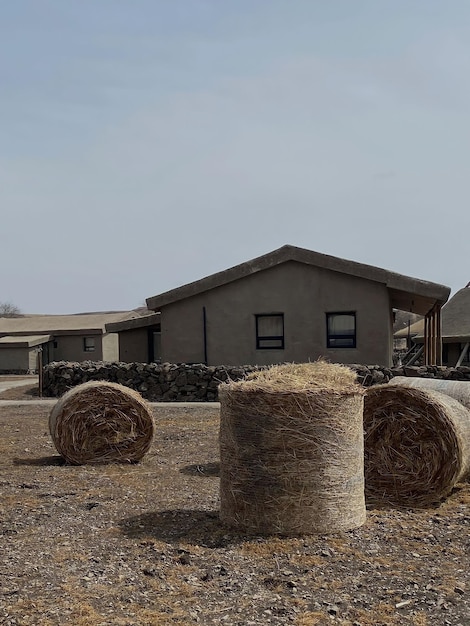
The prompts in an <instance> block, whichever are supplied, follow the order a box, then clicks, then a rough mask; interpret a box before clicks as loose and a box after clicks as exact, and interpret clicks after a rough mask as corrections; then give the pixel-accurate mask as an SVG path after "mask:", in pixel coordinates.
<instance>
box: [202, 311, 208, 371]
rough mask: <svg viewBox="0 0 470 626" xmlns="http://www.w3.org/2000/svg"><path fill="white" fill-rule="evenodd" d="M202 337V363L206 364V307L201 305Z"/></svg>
mask: <svg viewBox="0 0 470 626" xmlns="http://www.w3.org/2000/svg"><path fill="white" fill-rule="evenodd" d="M202 333H203V334H202V337H203V342H204V365H207V314H206V307H205V306H203V307H202Z"/></svg>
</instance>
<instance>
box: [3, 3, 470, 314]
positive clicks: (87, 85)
mask: <svg viewBox="0 0 470 626" xmlns="http://www.w3.org/2000/svg"><path fill="white" fill-rule="evenodd" d="M469 76H470V3H469V2H468V1H467V0H449V1H448V2H442V0H393V1H392V0H382V1H378V0H354V2H352V1H351V0H330V1H328V2H325V1H324V0H224V1H221V0H177V1H174V0H67V1H66V2H64V0H15V1H14V2H2V3H0V302H10V303H12V304H15V305H16V306H18V307H19V308H20V309H21V311H22V312H24V313H57V314H62V313H78V312H83V311H108V310H129V309H133V308H136V307H138V306H141V305H143V304H144V303H145V299H146V298H148V297H150V296H154V295H157V294H159V293H162V292H164V291H167V290H170V289H173V288H175V287H179V286H181V285H183V284H185V283H188V282H191V281H194V280H198V279H200V278H203V277H205V276H208V275H210V274H212V273H214V272H217V271H221V270H224V269H227V268H229V267H232V266H233V265H236V264H238V263H242V262H244V261H247V260H249V259H252V258H254V257H256V256H260V255H262V254H265V253H268V252H270V251H272V250H274V249H276V248H279V247H280V246H282V245H284V244H291V245H294V246H300V247H303V248H308V249H310V250H315V251H317V252H322V253H325V254H331V255H333V256H338V257H341V258H345V259H350V260H353V261H358V262H361V263H367V264H370V265H374V266H377V267H381V268H384V269H388V270H392V271H395V272H399V273H401V274H405V275H407V276H413V277H416V278H420V279H423V280H428V281H432V282H436V283H440V284H444V285H447V286H449V287H451V289H452V295H453V294H454V293H455V292H456V291H457V290H459V289H461V288H462V287H465V286H466V285H467V283H468V282H469V281H470V264H469V262H468V258H469V249H470V237H469V235H470V211H469V209H468V206H467V202H468V199H469V195H470V194H469V191H470V189H469V187H470V80H469Z"/></svg>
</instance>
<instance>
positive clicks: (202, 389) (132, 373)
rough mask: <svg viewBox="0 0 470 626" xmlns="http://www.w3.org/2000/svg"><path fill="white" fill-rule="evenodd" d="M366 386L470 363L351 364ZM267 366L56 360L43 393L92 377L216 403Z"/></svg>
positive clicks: (462, 372)
mask: <svg viewBox="0 0 470 626" xmlns="http://www.w3.org/2000/svg"><path fill="white" fill-rule="evenodd" d="M349 367H350V368H351V369H353V370H354V371H355V372H356V373H357V379H358V381H359V382H360V383H361V384H363V385H364V386H366V387H367V386H371V385H377V384H380V383H386V382H388V381H389V380H390V379H391V378H393V377H394V376H418V377H423V378H441V379H448V380H468V381H470V367H458V368H446V367H437V366H421V367H394V368H386V367H380V366H378V365H369V366H367V365H350V366H349ZM258 369H261V368H260V367H257V366H252V365H249V366H248V365H247V366H243V367H234V366H226V365H218V366H206V365H203V364H185V363H183V364H173V363H162V364H156V363H149V364H147V363H106V362H94V361H85V362H82V363H71V362H65V361H60V362H55V363H50V364H49V365H46V366H45V368H44V372H43V395H44V396H49V397H59V396H61V395H62V394H64V393H65V392H66V391H67V390H68V389H70V388H71V387H75V386H76V385H80V384H81V383H85V382H87V381H89V380H107V381H110V382H115V383H119V384H121V385H125V386H126V387H130V388H131V389H135V390H137V391H139V392H140V393H141V394H142V396H143V397H144V398H146V399H147V400H150V401H151V402H214V401H217V399H218V398H217V388H218V386H219V384H220V383H221V382H225V381H226V380H229V379H230V380H240V379H241V378H243V377H244V376H245V375H246V374H249V373H250V372H254V371H256V370H258Z"/></svg>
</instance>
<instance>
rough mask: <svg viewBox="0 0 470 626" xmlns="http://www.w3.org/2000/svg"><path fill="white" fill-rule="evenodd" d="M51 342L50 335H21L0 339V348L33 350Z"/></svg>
mask: <svg viewBox="0 0 470 626" xmlns="http://www.w3.org/2000/svg"><path fill="white" fill-rule="evenodd" d="M50 340H51V336H50V335H23V336H21V338H20V337H18V336H16V337H12V336H11V335H7V336H6V337H0V348H33V347H34V346H40V345H41V344H43V343H47V342H48V341H50Z"/></svg>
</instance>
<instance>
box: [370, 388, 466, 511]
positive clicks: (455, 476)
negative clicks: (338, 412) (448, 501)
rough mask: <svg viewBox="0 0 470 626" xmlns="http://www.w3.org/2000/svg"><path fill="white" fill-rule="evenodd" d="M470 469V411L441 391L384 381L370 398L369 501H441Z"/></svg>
mask: <svg viewBox="0 0 470 626" xmlns="http://www.w3.org/2000/svg"><path fill="white" fill-rule="evenodd" d="M469 470H470V412H469V411H468V410H467V409H466V408H465V407H464V406H463V405H462V404H460V402H458V401H457V400H455V399H454V398H451V397H449V396H445V395H444V394H441V393H439V392H437V391H431V390H426V389H418V388H412V387H402V386H399V385H388V384H387V385H378V386H376V387H370V388H369V389H368V390H367V394H366V397H365V401H364V472H365V481H366V500H367V502H368V504H369V503H370V504H373V505H378V506H384V505H392V506H397V507H418V508H419V507H421V508H423V507H427V506H431V505H435V504H436V503H438V502H439V501H441V500H442V499H443V498H445V497H446V496H447V495H449V493H450V492H451V491H452V488H453V487H454V485H455V484H456V483H457V482H458V481H459V480H461V479H462V478H463V477H464V476H465V475H466V474H467V473H468V471H469Z"/></svg>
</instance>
